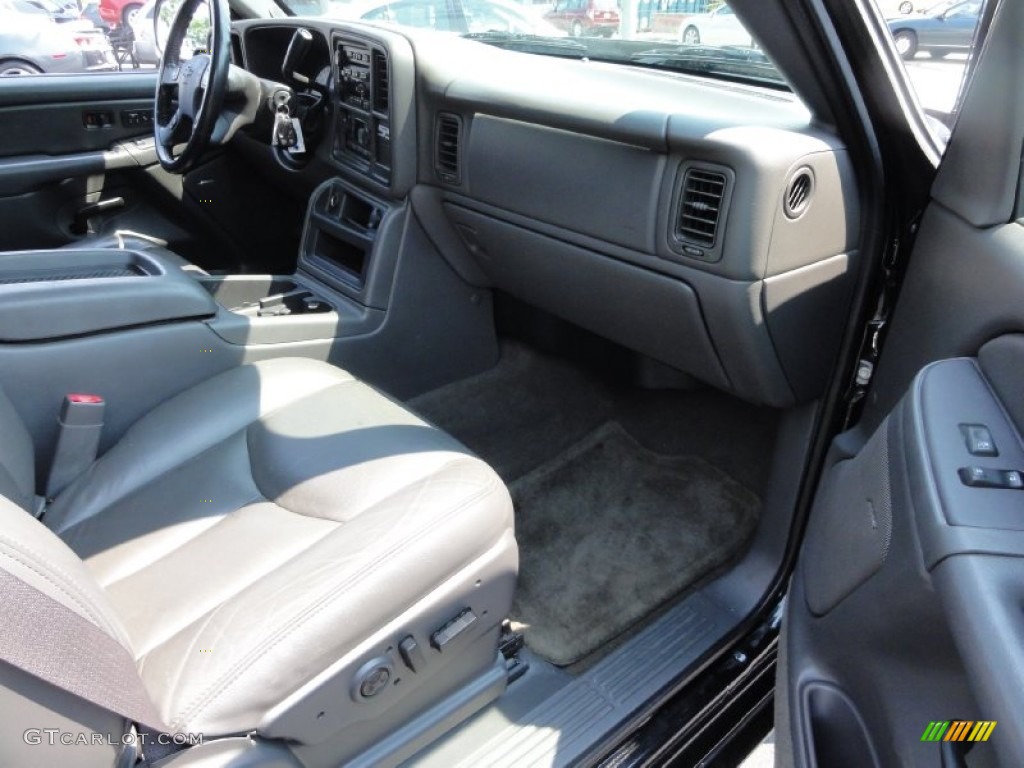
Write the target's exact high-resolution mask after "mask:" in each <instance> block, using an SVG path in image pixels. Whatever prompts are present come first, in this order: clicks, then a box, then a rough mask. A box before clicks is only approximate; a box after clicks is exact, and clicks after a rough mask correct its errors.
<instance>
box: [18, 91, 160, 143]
mask: <svg viewBox="0 0 1024 768" xmlns="http://www.w3.org/2000/svg"><path fill="white" fill-rule="evenodd" d="M155 89H156V77H155V75H153V74H150V73H137V74H102V75H91V76H90V75H79V76H67V77H52V76H45V77H21V78H8V79H5V80H4V82H3V83H2V87H0V125H3V126H4V132H3V134H4V140H3V142H0V157H15V156H19V155H32V154H42V155H60V154H66V153H73V152H87V151H97V150H98V151H103V150H106V149H109V148H110V147H111V146H112V145H113V144H114V142H116V141H118V140H121V139H128V138H131V137H134V136H140V135H145V134H148V133H151V132H152V128H151V126H149V125H146V124H140V123H137V122H135V121H133V119H132V118H133V116H136V115H139V114H142V113H145V112H147V111H151V110H152V109H153V93H154V91H155ZM94 117H97V118H98V117H102V120H100V119H96V120H93V119H92V118H94ZM107 118H109V120H107Z"/></svg>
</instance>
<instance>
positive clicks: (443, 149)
mask: <svg viewBox="0 0 1024 768" xmlns="http://www.w3.org/2000/svg"><path fill="white" fill-rule="evenodd" d="M461 134H462V121H461V120H460V119H459V118H458V117H457V116H456V115H450V114H446V113H441V114H439V115H438V116H437V147H436V151H435V154H434V167H435V168H436V169H437V175H438V178H440V179H441V181H443V182H445V183H446V184H458V183H459V138H460V136H461Z"/></svg>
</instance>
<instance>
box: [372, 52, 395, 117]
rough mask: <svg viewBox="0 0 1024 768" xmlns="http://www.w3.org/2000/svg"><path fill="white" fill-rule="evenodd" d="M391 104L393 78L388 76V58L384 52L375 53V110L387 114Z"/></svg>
mask: <svg viewBox="0 0 1024 768" xmlns="http://www.w3.org/2000/svg"><path fill="white" fill-rule="evenodd" d="M390 103H391V78H390V76H389V75H388V57H387V56H385V55H384V51H377V50H375V51H374V52H373V108H374V109H375V110H376V111H377V112H383V113H385V114H387V111H388V105H389V104H390Z"/></svg>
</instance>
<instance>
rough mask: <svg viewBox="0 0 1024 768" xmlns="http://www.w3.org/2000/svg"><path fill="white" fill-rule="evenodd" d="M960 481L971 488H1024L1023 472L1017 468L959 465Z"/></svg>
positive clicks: (1014, 489) (1018, 489)
mask: <svg viewBox="0 0 1024 768" xmlns="http://www.w3.org/2000/svg"><path fill="white" fill-rule="evenodd" d="M959 474H960V481H961V482H962V483H963V484H964V485H969V486H970V487H971V488H1005V489H1007V490H1012V491H1020V490H1024V472H1021V471H1020V470H1017V469H990V468H989V467H960V470H959Z"/></svg>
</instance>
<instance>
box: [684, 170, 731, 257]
mask: <svg viewBox="0 0 1024 768" xmlns="http://www.w3.org/2000/svg"><path fill="white" fill-rule="evenodd" d="M725 183H726V182H725V174H723V173H719V172H718V171H711V170H707V169H704V168H690V169H689V170H688V171H687V172H686V176H685V177H684V179H683V194H682V200H681V203H680V206H679V224H678V228H677V230H676V234H677V235H678V236H679V238H680V239H681V240H685V241H687V242H690V243H693V244H695V245H700V246H703V247H705V248H710V247H712V246H713V245H714V244H715V239H716V237H717V235H718V218H719V214H721V212H722V205H723V202H724V200H725Z"/></svg>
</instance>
